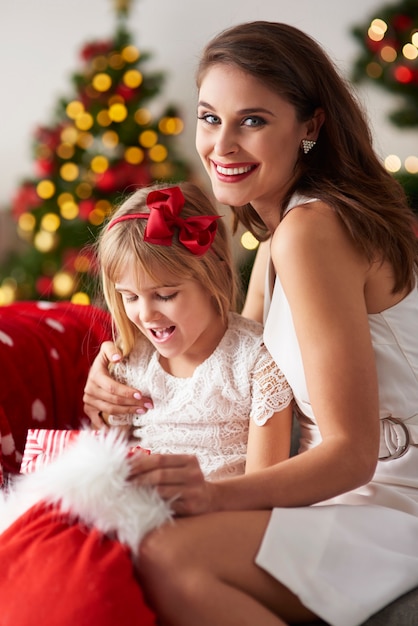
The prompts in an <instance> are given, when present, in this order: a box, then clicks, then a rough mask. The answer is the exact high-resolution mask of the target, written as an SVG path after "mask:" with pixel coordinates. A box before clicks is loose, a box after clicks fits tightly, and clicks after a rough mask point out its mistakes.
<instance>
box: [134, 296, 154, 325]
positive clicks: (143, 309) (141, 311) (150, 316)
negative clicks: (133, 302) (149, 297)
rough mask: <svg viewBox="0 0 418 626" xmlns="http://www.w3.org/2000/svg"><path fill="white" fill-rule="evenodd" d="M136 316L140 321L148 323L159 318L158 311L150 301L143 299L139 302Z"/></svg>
mask: <svg viewBox="0 0 418 626" xmlns="http://www.w3.org/2000/svg"><path fill="white" fill-rule="evenodd" d="M137 316H138V319H139V320H140V321H141V322H142V323H144V324H149V323H150V322H153V321H155V320H157V319H158V318H159V312H158V311H157V310H156V308H155V307H154V305H153V303H152V302H148V301H145V300H143V301H142V302H139V305H138V309H137Z"/></svg>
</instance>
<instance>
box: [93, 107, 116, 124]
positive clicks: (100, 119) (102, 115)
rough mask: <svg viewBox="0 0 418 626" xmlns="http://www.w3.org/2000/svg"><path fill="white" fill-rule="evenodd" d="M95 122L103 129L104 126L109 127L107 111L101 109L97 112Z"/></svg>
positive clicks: (110, 121)
mask: <svg viewBox="0 0 418 626" xmlns="http://www.w3.org/2000/svg"><path fill="white" fill-rule="evenodd" d="M96 120H97V123H98V124H99V126H104V127H105V128H106V126H110V124H111V123H112V120H111V119H110V116H109V111H108V110H107V109H102V110H101V111H99V112H98V114H97V116H96Z"/></svg>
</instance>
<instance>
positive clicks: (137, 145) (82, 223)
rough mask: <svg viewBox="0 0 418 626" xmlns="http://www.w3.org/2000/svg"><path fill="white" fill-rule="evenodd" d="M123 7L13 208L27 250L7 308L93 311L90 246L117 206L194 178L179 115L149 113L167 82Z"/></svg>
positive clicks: (6, 276)
mask: <svg viewBox="0 0 418 626" xmlns="http://www.w3.org/2000/svg"><path fill="white" fill-rule="evenodd" d="M115 4H116V22H117V24H116V29H115V34H114V36H113V37H112V38H111V39H109V40H101V41H93V42H89V43H87V44H86V45H84V47H83V48H82V49H81V54H80V57H81V68H80V70H79V71H77V72H76V73H75V74H74V75H73V77H72V82H73V89H74V93H73V94H72V95H70V97H68V98H62V99H60V100H59V102H58V105H57V108H56V112H55V118H54V120H53V121H52V122H51V124H49V125H47V126H41V127H39V128H38V129H37V131H36V132H35V136H34V141H33V154H34V160H35V163H34V166H35V175H34V176H33V177H31V178H26V179H25V180H23V181H22V183H21V184H20V186H19V188H18V189H17V192H16V195H15V197H14V199H13V201H12V206H11V209H10V210H11V212H12V215H13V217H14V218H15V219H16V221H17V229H18V234H19V236H20V238H21V239H23V240H24V241H25V242H26V243H25V244H24V245H23V249H22V250H21V251H20V252H19V253H15V254H13V255H12V256H11V257H10V258H9V259H7V260H6V262H5V263H3V264H2V268H1V271H0V304H5V303H8V302H11V301H13V300H16V299H17V300H22V299H49V300H60V299H71V300H72V301H74V302H86V303H87V302H89V301H90V300H91V298H92V297H93V296H94V294H95V293H96V291H97V276H96V270H95V264H94V258H93V254H92V251H91V244H92V242H94V240H95V238H96V235H97V232H98V230H99V228H100V226H101V224H102V223H103V220H104V219H105V218H106V216H107V215H108V214H109V212H110V211H111V210H112V208H113V207H114V205H115V204H117V203H119V202H120V200H121V198H122V197H123V194H124V193H129V192H131V191H133V189H134V188H135V187H137V186H141V185H147V184H149V183H150V182H152V181H157V180H158V181H167V182H176V181H179V180H184V179H186V178H188V175H189V171H188V168H187V165H186V164H185V163H184V161H183V160H182V159H181V158H180V157H179V156H177V154H176V151H175V146H174V145H173V143H174V141H175V136H176V135H179V134H180V133H181V132H182V129H183V122H182V120H181V119H180V117H179V116H178V115H177V113H176V110H175V108H174V107H167V108H166V110H165V111H164V112H163V113H162V114H161V116H159V117H158V118H155V117H153V115H152V113H151V111H150V110H149V109H148V108H147V105H148V103H149V101H150V100H151V99H152V98H154V97H155V96H157V95H158V94H159V93H160V91H161V88H162V83H163V80H164V76H163V74H162V73H153V74H150V73H146V72H145V69H144V65H146V61H147V59H149V56H150V55H149V54H148V53H144V52H142V51H140V50H139V49H138V48H137V47H136V45H135V44H134V43H133V41H132V36H131V34H130V33H129V30H128V28H127V25H126V22H127V18H128V13H129V5H130V2H129V0H116V3H115Z"/></svg>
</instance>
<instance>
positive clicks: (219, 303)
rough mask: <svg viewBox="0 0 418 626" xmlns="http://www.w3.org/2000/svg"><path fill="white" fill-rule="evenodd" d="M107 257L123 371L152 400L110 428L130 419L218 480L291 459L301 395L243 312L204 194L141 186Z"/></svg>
mask: <svg viewBox="0 0 418 626" xmlns="http://www.w3.org/2000/svg"><path fill="white" fill-rule="evenodd" d="M98 258H99V263H100V267H101V273H102V283H103V290H104V295H105V299H106V302H107V305H108V308H109V310H110V312H111V314H112V317H113V320H114V323H115V329H116V335H117V341H118V344H119V346H120V348H121V351H122V353H123V355H124V359H123V361H121V362H119V363H116V364H115V365H114V367H113V375H114V376H115V377H116V378H117V379H119V380H123V381H124V382H127V383H128V384H130V385H131V386H134V387H140V388H141V391H142V392H143V393H144V394H146V395H148V396H150V397H151V398H152V400H153V408H152V409H150V410H148V412H147V413H146V414H145V415H143V414H135V415H130V416H127V417H126V418H123V417H122V418H121V417H116V416H109V418H108V421H109V423H110V424H113V425H114V424H124V423H128V424H132V425H133V427H134V434H136V435H137V437H139V438H140V445H141V447H143V448H146V449H150V450H151V451H152V453H167V454H168V453H169V454H173V453H177V454H184V455H196V457H197V458H198V460H199V462H200V467H201V470H202V471H203V473H204V475H205V476H206V477H207V478H210V479H211V480H213V479H219V478H225V477H226V476H234V475H239V474H243V473H244V470H245V468H246V469H247V471H249V470H254V469H257V468H260V467H264V466H266V465H270V464H272V463H276V462H278V461H280V460H282V459H284V458H286V457H287V456H288V454H289V433H290V423H291V406H290V403H291V399H292V394H291V391H290V388H289V386H288V384H287V382H286V380H285V378H284V376H283V375H282V373H281V372H280V370H279V369H278V368H277V366H276V365H275V363H274V361H273V360H272V358H271V356H270V354H269V353H268V352H267V350H266V348H265V347H264V344H263V340H262V326H261V325H260V324H258V323H256V322H254V321H251V320H248V319H245V318H243V317H241V316H240V315H238V314H237V313H234V312H233V310H234V308H235V299H236V291H237V290H236V279H235V272H234V270H233V262H232V258H231V252H230V247H229V239H228V233H227V230H226V228H225V226H224V223H223V221H222V219H221V218H220V217H219V215H218V214H217V213H216V211H215V209H214V208H213V206H212V205H211V203H210V202H209V200H208V198H207V197H206V196H205V195H204V194H203V192H202V191H200V190H199V189H198V188H197V187H195V186H194V185H192V184H190V183H183V184H181V185H180V186H175V187H169V188H162V187H159V186H156V187H152V188H146V189H140V190H138V191H136V192H135V193H134V194H133V195H131V196H130V197H129V198H128V199H127V200H126V201H125V202H124V203H123V204H122V205H121V206H120V207H119V209H118V210H117V211H116V212H115V213H114V214H113V215H112V219H111V221H110V223H109V224H108V225H107V226H106V227H105V228H104V229H103V231H102V233H101V235H100V238H99V242H98ZM279 411H280V412H281V413H280V415H275V414H276V413H277V412H279ZM250 418H251V419H250ZM260 426H263V428H260ZM247 439H248V452H247Z"/></svg>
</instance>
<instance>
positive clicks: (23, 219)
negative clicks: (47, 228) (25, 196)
mask: <svg viewBox="0 0 418 626" xmlns="http://www.w3.org/2000/svg"><path fill="white" fill-rule="evenodd" d="M17 224H18V227H19V228H20V230H22V231H23V232H26V233H31V232H32V231H33V229H34V228H35V226H36V219H35V217H34V215H32V213H22V215H20V217H19V219H18V222H17Z"/></svg>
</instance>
